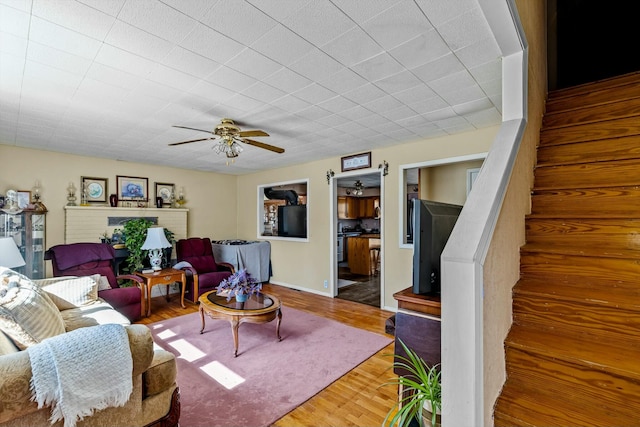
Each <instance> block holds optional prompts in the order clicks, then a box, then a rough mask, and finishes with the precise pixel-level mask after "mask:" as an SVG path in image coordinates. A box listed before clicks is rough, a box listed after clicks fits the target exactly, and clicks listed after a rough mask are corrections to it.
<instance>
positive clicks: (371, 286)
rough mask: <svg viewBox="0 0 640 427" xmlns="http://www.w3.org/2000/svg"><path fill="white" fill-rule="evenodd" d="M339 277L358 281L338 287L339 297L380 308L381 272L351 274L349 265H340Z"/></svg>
mask: <svg viewBox="0 0 640 427" xmlns="http://www.w3.org/2000/svg"><path fill="white" fill-rule="evenodd" d="M338 278H339V279H343V280H352V281H354V282H356V283H354V284H352V285H347V286H344V287H342V288H338V296H337V298H340V299H344V300H348V301H355V302H359V303H361V304H367V305H371V306H373V307H377V308H380V274H377V275H375V276H363V275H361V274H351V271H350V270H349V267H343V266H341V267H338Z"/></svg>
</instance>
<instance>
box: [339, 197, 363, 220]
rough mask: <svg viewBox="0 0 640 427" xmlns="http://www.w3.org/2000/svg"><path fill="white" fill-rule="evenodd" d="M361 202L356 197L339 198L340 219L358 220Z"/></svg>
mask: <svg viewBox="0 0 640 427" xmlns="http://www.w3.org/2000/svg"><path fill="white" fill-rule="evenodd" d="M358 213H359V201H358V198H356V197H344V196H341V197H338V219H358V218H359V216H358Z"/></svg>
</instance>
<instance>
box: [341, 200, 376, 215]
mask: <svg viewBox="0 0 640 427" xmlns="http://www.w3.org/2000/svg"><path fill="white" fill-rule="evenodd" d="M379 207H380V197H378V196H375V197H346V196H341V197H338V219H360V218H378V212H379V211H380V209H379ZM376 208H378V209H376Z"/></svg>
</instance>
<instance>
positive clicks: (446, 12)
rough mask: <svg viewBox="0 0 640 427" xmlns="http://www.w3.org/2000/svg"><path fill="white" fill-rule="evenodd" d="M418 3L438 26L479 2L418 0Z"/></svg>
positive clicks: (466, 0) (465, 0)
mask: <svg viewBox="0 0 640 427" xmlns="http://www.w3.org/2000/svg"><path fill="white" fill-rule="evenodd" d="M416 4H417V5H418V6H419V7H420V9H422V10H423V12H424V14H425V15H426V16H428V17H429V20H430V21H431V23H432V24H433V25H434V26H436V27H437V26H439V25H441V24H443V23H444V22H446V21H448V20H450V19H453V18H455V17H456V16H459V15H462V14H463V13H465V12H466V11H468V10H470V9H472V8H473V7H475V6H476V5H477V2H475V1H471V2H470V1H468V0H447V1H437V0H416Z"/></svg>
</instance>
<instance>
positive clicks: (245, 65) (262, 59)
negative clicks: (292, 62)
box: [225, 49, 282, 80]
mask: <svg viewBox="0 0 640 427" xmlns="http://www.w3.org/2000/svg"><path fill="white" fill-rule="evenodd" d="M225 65H226V66H228V67H229V68H233V69H234V70H237V71H240V72H241V73H243V74H246V75H248V76H251V77H253V78H256V79H258V80H262V79H264V77H266V76H268V75H271V74H273V73H275V72H276V71H278V70H279V69H280V68H282V66H281V65H280V64H278V63H277V62H275V61H272V60H271V59H269V58H267V57H266V56H264V55H262V54H261V53H258V52H256V51H255V50H251V49H244V50H243V51H241V52H239V53H238V55H236V56H235V57H234V58H232V59H231V60H229V61H227V62H226V63H225Z"/></svg>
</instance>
